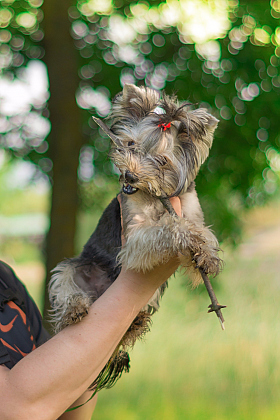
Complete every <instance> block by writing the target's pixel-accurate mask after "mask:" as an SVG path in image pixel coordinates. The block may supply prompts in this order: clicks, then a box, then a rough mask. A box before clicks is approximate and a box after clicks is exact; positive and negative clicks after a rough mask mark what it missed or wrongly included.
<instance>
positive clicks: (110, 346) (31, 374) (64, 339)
mask: <svg viewBox="0 0 280 420" xmlns="http://www.w3.org/2000/svg"><path fill="white" fill-rule="evenodd" d="M175 268H176V264H175V263H174V262H173V263H169V264H166V265H165V266H161V267H159V268H158V270H155V271H154V272H153V273H147V274H145V276H144V275H142V274H135V273H131V272H130V273H126V272H125V271H122V273H121V274H120V276H119V277H118V279H117V280H116V281H115V283H114V284H113V285H112V286H111V287H110V288H109V289H108V290H107V291H106V292H105V293H104V294H103V295H102V296H101V297H100V298H99V299H98V300H97V301H96V302H95V303H94V304H93V305H92V307H91V308H90V312H89V315H88V316H87V317H86V318H84V320H83V321H82V322H81V323H79V324H76V325H72V326H70V327H67V328H65V329H64V330H63V331H62V332H60V333H59V334H57V336H55V337H54V338H52V339H51V340H50V341H49V342H47V343H46V344H44V345H43V346H41V347H40V348H38V349H37V350H35V351H34V352H33V353H31V354H30V355H28V356H27V357H26V358H24V359H23V360H22V361H21V362H19V363H18V364H17V365H16V366H15V367H14V368H13V369H12V370H11V371H7V372H6V374H5V383H3V385H5V386H4V388H3V386H2V383H1V382H0V387H1V394H2V395H1V398H3V401H5V406H6V407H7V413H10V412H11V411H10V410H11V409H12V408H14V407H16V406H20V407H21V410H20V414H21V416H19V417H16V418H18V419H21V418H22V419H25V418H28V419H29V418H36V419H42V420H45V419H55V418H57V417H58V416H59V415H61V414H62V413H63V411H64V410H65V409H66V408H67V407H68V406H69V405H70V404H71V403H72V402H73V401H74V400H76V399H77V398H78V397H79V396H80V395H81V394H82V393H83V392H84V391H85V390H86V389H87V387H88V386H89V385H90V384H91V383H92V382H93V380H94V379H95V378H96V377H97V375H98V374H99V372H100V371H101V370H102V368H103V367H104V366H105V364H106V362H107V361H108V359H109V358H110V356H111V355H112V353H113V351H114V350H115V348H116V347H117V345H118V344H119V342H120V340H121V338H122V336H123V334H124V333H125V332H126V330H127V328H128V327H129V325H130V323H131V322H132V320H133V319H134V318H135V316H136V315H137V314H138V312H139V310H140V309H141V308H142V307H143V306H144V305H145V304H146V303H147V301H148V300H149V298H150V297H151V295H152V294H153V293H154V291H155V290H156V289H157V287H158V286H159V285H160V283H161V282H163V281H164V280H166V279H167V278H168V277H169V276H170V275H171V274H172V272H173V271H174V270H175ZM9 404H10V407H9ZM14 411H15V410H14ZM30 411H31V412H30ZM26 412H27V413H28V414H27V415H26V417H24V414H23V413H26ZM5 418H9V419H11V418H13V417H9V416H7V417H4V416H3V419H5Z"/></svg>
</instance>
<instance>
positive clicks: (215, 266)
mask: <svg viewBox="0 0 280 420" xmlns="http://www.w3.org/2000/svg"><path fill="white" fill-rule="evenodd" d="M192 261H193V263H194V264H195V266H196V268H199V269H202V270H203V271H204V273H205V274H210V275H213V276H216V275H217V274H219V272H220V271H221V268H222V260H221V259H220V258H219V257H218V255H217V254H216V255H215V254H214V255H213V254H209V253H207V252H206V251H204V250H203V249H202V250H200V251H198V252H196V253H195V254H194V255H193V258H192Z"/></svg>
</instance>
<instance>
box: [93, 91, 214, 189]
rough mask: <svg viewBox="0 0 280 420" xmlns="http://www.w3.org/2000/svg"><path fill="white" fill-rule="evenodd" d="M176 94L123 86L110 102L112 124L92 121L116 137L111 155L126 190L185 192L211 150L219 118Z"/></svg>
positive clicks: (113, 139) (111, 136)
mask: <svg viewBox="0 0 280 420" xmlns="http://www.w3.org/2000/svg"><path fill="white" fill-rule="evenodd" d="M187 105H188V104H181V105H180V104H179V103H178V101H177V99H176V97H168V96H166V95H164V96H163V98H162V99H160V95H159V93H158V92H157V91H155V90H153V89H150V88H146V87H141V88H139V87H136V86H135V85H125V86H124V88H123V91H122V92H121V93H119V94H118V95H117V96H116V97H115V99H114V101H113V106H112V111H111V113H110V115H109V118H110V119H111V120H112V123H111V128H110V129H109V128H108V127H107V125H106V124H105V123H104V122H103V121H101V120H99V119H97V118H94V120H95V121H96V122H97V123H98V124H99V125H100V127H101V128H102V129H103V130H104V131H105V132H106V133H107V134H108V135H109V137H110V138H111V139H112V141H113V147H112V151H111V158H112V160H113V162H114V163H115V165H116V166H117V167H118V168H119V170H120V172H121V176H120V182H121V183H122V185H123V192H124V193H125V194H134V193H136V192H137V191H138V190H139V189H140V190H143V191H146V192H148V193H149V194H152V195H154V196H159V197H166V196H167V197H171V196H177V195H179V194H180V193H183V192H185V191H186V189H187V187H188V186H189V185H190V183H191V182H192V181H193V180H194V179H195V177H196V175H197V173H198V171H199V168H200V166H201V165H202V163H203V162H204V161H205V159H206V158H207V156H208V154H209V149H210V147H211V146H212V142H213V134H214V131H215V128H216V126H217V124H218V120H217V119H216V118H215V117H213V116H212V115H210V114H209V113H207V112H206V110H205V109H202V108H199V109H196V110H194V111H190V110H188V106H187Z"/></svg>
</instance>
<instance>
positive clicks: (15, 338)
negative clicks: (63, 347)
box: [0, 261, 50, 369]
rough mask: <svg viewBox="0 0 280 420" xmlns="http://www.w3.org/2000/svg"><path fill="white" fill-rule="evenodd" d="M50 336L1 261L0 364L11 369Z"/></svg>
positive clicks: (16, 281)
mask: <svg viewBox="0 0 280 420" xmlns="http://www.w3.org/2000/svg"><path fill="white" fill-rule="evenodd" d="M49 338H50V336H49V334H48V332H47V331H46V330H45V329H44V328H43V325H42V317H41V314H40V311H39V309H38V308H37V306H36V304H35V302H34V301H33V299H32V298H31V297H30V296H29V294H28V292H27V291H26V289H25V287H24V285H23V284H22V283H21V282H20V281H19V279H18V278H17V277H16V275H15V273H14V272H13V270H12V269H11V268H10V267H9V266H8V265H7V264H5V263H3V262H2V261H0V365H1V364H4V365H6V366H7V367H8V368H10V369H11V368H12V367H13V366H14V365H15V364H16V363H17V362H18V361H19V360H21V359H22V358H23V357H25V356H26V355H27V354H28V353H30V352H31V351H33V350H34V349H35V348H36V347H39V346H40V345H41V344H43V343H45V342H46V341H47V340H48V339H49Z"/></svg>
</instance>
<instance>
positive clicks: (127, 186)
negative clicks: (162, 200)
mask: <svg viewBox="0 0 280 420" xmlns="http://www.w3.org/2000/svg"><path fill="white" fill-rule="evenodd" d="M124 179H125V182H124V183H123V187H122V190H123V192H124V193H125V194H128V195H131V194H135V193H136V192H137V191H138V188H136V187H133V185H131V184H133V183H134V182H137V181H138V177H137V176H136V175H134V174H132V173H131V172H129V171H126V172H125V175H124Z"/></svg>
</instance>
